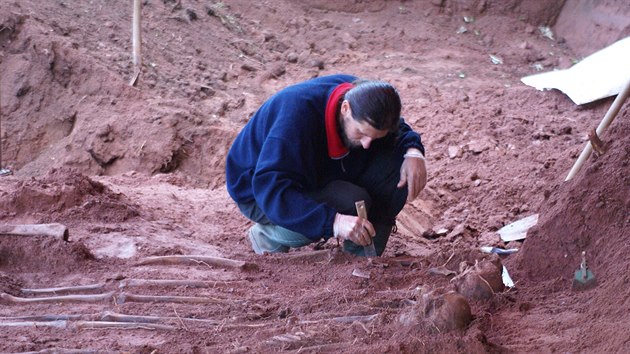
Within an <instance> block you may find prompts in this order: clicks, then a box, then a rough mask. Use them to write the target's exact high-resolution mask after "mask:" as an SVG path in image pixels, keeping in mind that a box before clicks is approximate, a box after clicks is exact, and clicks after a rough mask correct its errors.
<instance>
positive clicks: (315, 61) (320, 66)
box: [309, 59, 324, 70]
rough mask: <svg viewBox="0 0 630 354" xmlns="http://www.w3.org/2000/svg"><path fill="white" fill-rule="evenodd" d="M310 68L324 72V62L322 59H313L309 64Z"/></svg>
mask: <svg viewBox="0 0 630 354" xmlns="http://www.w3.org/2000/svg"><path fill="white" fill-rule="evenodd" d="M309 66H310V67H312V68H318V69H319V70H324V61H323V60H320V59H313V60H311V61H310V62H309Z"/></svg>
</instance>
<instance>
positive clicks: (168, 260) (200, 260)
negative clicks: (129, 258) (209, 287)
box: [137, 255, 256, 270]
mask: <svg viewBox="0 0 630 354" xmlns="http://www.w3.org/2000/svg"><path fill="white" fill-rule="evenodd" d="M154 264H195V265H199V264H205V265H208V266H215V267H220V268H238V269H241V270H250V269H255V268H256V265H255V264H253V263H248V262H244V261H236V260H233V259H228V258H221V257H211V256H195V255H174V256H156V257H147V258H145V259H143V260H141V261H140V262H139V263H137V265H154Z"/></svg>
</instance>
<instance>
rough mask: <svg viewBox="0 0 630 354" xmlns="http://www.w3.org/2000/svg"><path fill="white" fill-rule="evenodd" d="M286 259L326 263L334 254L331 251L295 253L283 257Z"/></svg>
mask: <svg viewBox="0 0 630 354" xmlns="http://www.w3.org/2000/svg"><path fill="white" fill-rule="evenodd" d="M281 257H282V258H284V259H289V260H291V261H305V262H326V261H330V260H331V259H332V258H333V257H334V254H333V253H332V252H331V251H329V250H319V251H308V252H294V253H290V254H288V255H282V256H281Z"/></svg>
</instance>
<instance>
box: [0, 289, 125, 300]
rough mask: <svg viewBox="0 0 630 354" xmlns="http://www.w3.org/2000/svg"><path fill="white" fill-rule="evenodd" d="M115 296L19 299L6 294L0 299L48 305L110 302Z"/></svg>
mask: <svg viewBox="0 0 630 354" xmlns="http://www.w3.org/2000/svg"><path fill="white" fill-rule="evenodd" d="M113 296H114V292H113V291H112V292H109V293H105V294H98V295H64V296H49V297H33V298H26V297H17V296H12V295H9V294H6V293H2V294H0V299H2V300H4V301H5V302H9V303H38V302H41V303H47V302H99V301H103V300H109V299H111V298H112V297H113Z"/></svg>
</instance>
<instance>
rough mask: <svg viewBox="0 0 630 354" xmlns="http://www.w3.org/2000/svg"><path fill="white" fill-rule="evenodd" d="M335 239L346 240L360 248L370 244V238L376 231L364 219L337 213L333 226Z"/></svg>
mask: <svg viewBox="0 0 630 354" xmlns="http://www.w3.org/2000/svg"><path fill="white" fill-rule="evenodd" d="M333 232H334V236H335V237H339V238H341V239H343V240H348V241H352V242H354V243H356V244H357V245H360V246H367V245H369V244H370V243H372V237H374V236H376V231H375V230H374V226H372V223H370V222H369V221H367V220H366V219H363V218H360V217H357V216H354V215H343V214H339V213H337V215H335V222H334V224H333Z"/></svg>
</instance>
